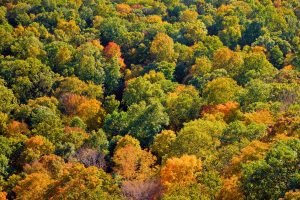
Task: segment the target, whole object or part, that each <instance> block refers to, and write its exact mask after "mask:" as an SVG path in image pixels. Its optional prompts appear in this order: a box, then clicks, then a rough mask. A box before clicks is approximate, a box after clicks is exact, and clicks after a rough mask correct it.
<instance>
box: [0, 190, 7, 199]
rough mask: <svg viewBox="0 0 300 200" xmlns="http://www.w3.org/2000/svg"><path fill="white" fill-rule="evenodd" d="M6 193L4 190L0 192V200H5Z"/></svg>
mask: <svg viewBox="0 0 300 200" xmlns="http://www.w3.org/2000/svg"><path fill="white" fill-rule="evenodd" d="M6 196H7V193H6V192H0V200H6V199H7V198H6Z"/></svg>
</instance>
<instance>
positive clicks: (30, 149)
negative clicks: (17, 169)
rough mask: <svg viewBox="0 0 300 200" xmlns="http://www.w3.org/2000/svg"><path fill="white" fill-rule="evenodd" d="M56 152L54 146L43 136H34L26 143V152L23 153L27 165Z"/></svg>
mask: <svg viewBox="0 0 300 200" xmlns="http://www.w3.org/2000/svg"><path fill="white" fill-rule="evenodd" d="M53 151H54V145H53V144H52V143H51V142H50V141H49V140H47V139H46V138H44V137H43V136H39V135H38V136H33V137H31V138H29V139H28V140H27V141H26V142H25V150H24V151H23V153H22V159H24V162H25V163H30V162H32V161H35V160H37V159H39V158H40V157H42V156H43V155H47V154H51V153H53Z"/></svg>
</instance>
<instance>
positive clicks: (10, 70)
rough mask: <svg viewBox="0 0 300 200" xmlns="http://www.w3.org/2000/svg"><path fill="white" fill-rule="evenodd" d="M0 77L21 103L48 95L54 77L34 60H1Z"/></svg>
mask: <svg viewBox="0 0 300 200" xmlns="http://www.w3.org/2000/svg"><path fill="white" fill-rule="evenodd" d="M0 66H1V69H0V75H1V76H2V77H4V79H5V80H6V82H7V85H8V86H9V87H11V88H12V90H13V92H14V94H15V96H16V97H17V98H19V99H20V101H21V102H25V101H26V100H28V99H33V98H35V97H40V96H44V95H47V94H49V92H50V91H51V88H52V84H53V83H54V78H55V75H54V73H53V72H52V71H51V69H50V68H49V67H48V66H46V65H44V64H43V63H42V62H41V61H40V60H38V59H36V58H27V59H26V60H3V61H2V62H1V63H0Z"/></svg>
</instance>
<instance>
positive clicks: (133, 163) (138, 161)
mask: <svg viewBox="0 0 300 200" xmlns="http://www.w3.org/2000/svg"><path fill="white" fill-rule="evenodd" d="M113 161H114V163H115V167H114V171H115V172H116V173H117V174H119V175H121V176H122V177H124V178H125V179H127V180H145V179H147V178H149V177H151V176H153V174H154V172H155V168H154V167H153V165H154V163H155V161H156V157H155V156H153V155H152V154H151V153H150V152H148V151H145V150H142V149H141V148H140V147H137V146H134V145H132V144H128V145H126V146H124V147H121V148H117V149H116V151H115V153H114V156H113Z"/></svg>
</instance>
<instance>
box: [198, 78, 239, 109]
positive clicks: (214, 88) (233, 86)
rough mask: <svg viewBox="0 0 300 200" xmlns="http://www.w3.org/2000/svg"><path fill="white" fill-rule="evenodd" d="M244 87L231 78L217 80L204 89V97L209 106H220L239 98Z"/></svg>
mask: <svg viewBox="0 0 300 200" xmlns="http://www.w3.org/2000/svg"><path fill="white" fill-rule="evenodd" d="M241 91H242V87H240V86H239V85H237V83H236V82H235V81H234V80H233V79H231V78H216V79H214V80H212V81H210V82H209V83H207V85H206V86H205V88H204V91H203V96H204V98H205V99H206V100H207V102H208V103H209V104H220V103H226V102H228V101H234V100H235V99H237V98H238V95H239V93H240V92H241Z"/></svg>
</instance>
